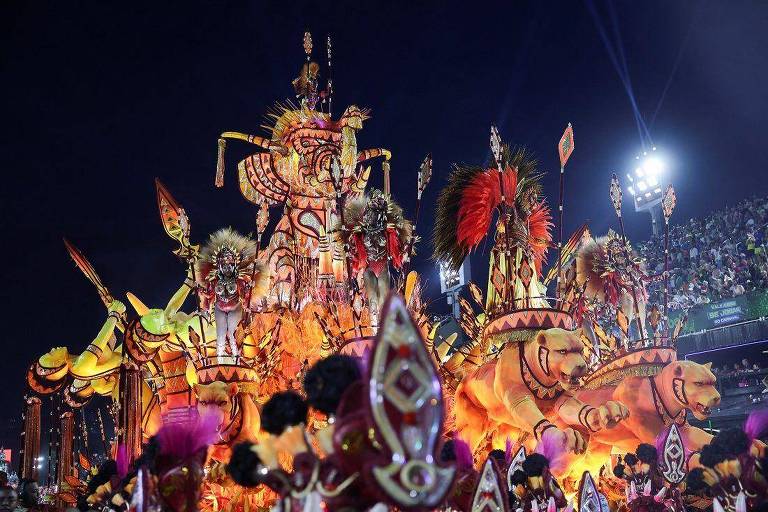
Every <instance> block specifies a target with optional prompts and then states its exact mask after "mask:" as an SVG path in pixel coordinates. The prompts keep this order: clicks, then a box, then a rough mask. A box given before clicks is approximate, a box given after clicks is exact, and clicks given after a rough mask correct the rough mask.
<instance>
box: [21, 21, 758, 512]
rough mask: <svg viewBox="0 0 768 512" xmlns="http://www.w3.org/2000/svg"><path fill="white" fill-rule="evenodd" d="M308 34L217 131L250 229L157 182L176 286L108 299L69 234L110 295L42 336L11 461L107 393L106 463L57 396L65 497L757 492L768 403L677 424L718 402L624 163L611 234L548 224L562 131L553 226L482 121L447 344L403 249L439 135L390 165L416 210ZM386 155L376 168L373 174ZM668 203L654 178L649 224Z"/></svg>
mask: <svg viewBox="0 0 768 512" xmlns="http://www.w3.org/2000/svg"><path fill="white" fill-rule="evenodd" d="M304 51H305V54H306V61H305V62H304V63H303V65H302V67H301V70H300V73H299V76H298V77H297V78H296V79H295V80H294V81H293V87H294V92H295V100H287V101H284V102H281V103H278V104H276V105H275V106H274V107H273V108H272V109H271V110H270V111H269V112H268V114H267V124H265V125H264V128H265V130H266V133H265V134H264V135H263V136H259V135H253V134H249V133H242V132H235V131H227V132H223V133H222V134H221V136H220V138H219V141H218V161H217V166H216V173H215V185H216V186H217V187H221V186H223V185H224V182H225V178H226V176H227V172H226V167H227V166H226V160H227V158H226V157H227V155H228V154H229V153H231V152H233V151H235V150H240V149H241V146H243V147H245V144H248V145H249V146H248V147H249V148H254V149H255V152H254V153H252V154H250V155H248V156H245V157H244V158H242V160H240V162H239V163H238V164H237V184H238V186H239V188H240V191H241V193H242V196H243V197H244V198H245V199H246V200H247V201H248V202H250V203H251V204H253V205H254V209H255V219H256V225H255V231H254V235H252V236H251V235H244V234H240V233H237V232H236V231H234V230H232V229H231V228H226V227H225V228H222V229H221V230H219V231H217V232H215V233H213V234H211V235H210V236H208V237H199V236H197V235H196V236H195V237H193V232H192V222H191V219H192V217H193V212H194V209H193V208H190V209H187V208H185V207H183V206H182V203H181V201H179V200H178V199H177V198H175V197H174V196H173V195H172V193H171V192H170V191H169V190H168V189H167V188H166V187H165V186H164V185H163V184H162V183H161V182H160V181H159V180H158V181H157V182H156V193H157V205H158V212H159V216H160V219H161V224H162V226H163V229H164V230H165V232H166V233H167V235H168V237H169V238H170V239H171V241H172V243H169V248H171V249H172V251H173V254H174V255H175V256H176V257H177V258H178V259H179V261H180V262H181V264H182V265H181V266H180V270H179V277H180V279H179V280H180V281H181V285H180V287H179V289H178V290H176V291H175V292H174V293H171V294H170V296H169V298H168V301H167V303H165V304H155V305H147V304H145V303H144V302H143V301H142V300H141V299H140V298H139V297H138V296H136V295H134V294H133V293H130V292H128V293H127V294H126V299H125V302H123V301H122V300H120V299H118V298H116V296H114V295H112V293H111V292H110V290H109V289H108V287H107V286H106V285H105V284H104V283H103V282H102V281H101V279H100V278H99V276H98V274H97V271H96V269H95V268H94V267H93V266H92V265H91V264H90V262H89V261H88V259H87V258H86V256H85V255H84V254H83V253H82V252H81V251H80V250H79V249H78V248H77V247H75V245H73V244H72V243H70V242H69V241H65V245H66V248H67V250H68V252H69V254H70V256H71V258H72V259H73V261H74V262H75V264H76V265H77V267H78V268H79V269H80V271H82V272H83V273H84V275H85V276H86V277H87V278H88V279H89V280H90V281H91V282H92V283H93V284H94V286H95V287H96V289H97V292H98V295H99V297H100V299H101V301H102V302H103V303H104V305H105V307H106V309H107V315H106V318H105V320H104V323H103V325H102V326H101V328H100V329H99V330H98V331H97V334H96V336H95V338H94V340H93V341H92V342H91V343H90V344H89V345H87V346H86V347H76V348H75V350H74V351H71V350H70V348H69V347H55V348H53V349H51V350H50V351H49V352H47V353H46V354H43V355H41V356H40V357H39V358H37V359H36V360H35V361H34V362H33V363H32V365H31V366H30V368H29V370H28V372H27V381H28V384H29V389H30V394H29V395H28V396H27V398H26V402H27V409H26V415H25V446H24V464H23V467H22V473H23V474H22V476H24V477H32V476H33V473H34V466H33V464H32V462H31V461H33V460H34V458H36V457H37V453H36V451H37V450H39V436H40V397H45V396H57V397H60V400H61V401H62V403H63V404H65V408H66V409H67V410H70V411H76V410H78V409H80V408H82V407H83V406H84V405H85V404H87V403H88V402H89V401H90V400H91V399H92V398H93V397H94V396H102V397H107V399H108V400H110V401H111V403H112V404H113V406H112V407H111V408H110V412H111V413H112V416H113V420H114V424H115V432H114V436H113V439H111V440H108V441H109V446H108V447H107V452H108V453H109V456H110V457H111V458H113V459H115V460H116V463H113V464H112V465H111V466H110V465H108V464H102V465H101V467H99V468H97V467H96V464H95V463H94V462H92V461H90V459H89V454H88V453H83V452H82V451H81V452H79V453H74V450H73V445H72V436H73V430H74V429H73V425H72V421H73V420H72V419H71V418H72V415H71V413H69V416H68V417H67V418H65V417H64V416H65V415H66V414H67V413H65V415H62V425H65V423H66V424H67V425H68V427H67V428H64V427H62V428H61V429H60V432H59V434H60V437H61V440H60V441H59V443H58V445H59V450H60V455H59V459H58V460H59V471H58V474H57V477H56V481H57V484H58V487H57V490H56V499H57V500H59V503H69V504H76V503H79V504H80V505H81V506H82V507H84V509H88V508H91V509H102V510H103V509H108V510H127V509H135V510H138V511H144V510H184V511H194V510H198V509H200V510H205V511H219V510H225V511H249V510H261V509H264V510H267V509H269V508H270V507H275V509H276V510H283V511H291V510H304V511H315V510H377V511H379V510H465V511H473V512H474V511H477V512H482V511H485V510H492V511H499V510H504V511H506V510H514V511H518V510H522V511H526V512H528V511H542V512H543V511H544V510H546V511H547V512H556V511H562V510H568V511H570V510H579V511H593V512H596V511H604V512H607V511H608V510H619V509H621V510H638V511H639V510H685V507H686V506H688V505H690V503H692V499H693V498H691V497H690V496H688V494H689V493H687V492H686V489H688V490H697V492H700V493H701V491H700V490H701V489H703V488H705V487H708V488H710V492H709V494H708V497H706V496H704V495H703V494H701V496H700V498H701V500H703V502H704V503H705V506H713V507H714V509H715V510H747V509H748V508H749V507H750V506H756V505H757V503H759V502H760V501H761V499H762V496H765V490H766V480H765V473H764V471H765V468H764V465H763V463H764V461H765V459H761V457H765V451H764V449H765V447H764V445H762V444H761V443H760V442H759V441H757V440H756V438H757V435H758V434H759V428H760V427H759V425H762V424H764V423H765V418H755V419H754V421H753V422H752V423H751V425H748V428H747V430H746V431H745V432H739V433H733V435H732V436H730V437H729V438H725V437H724V436H718V437H715V438H713V436H712V434H710V433H707V432H705V431H704V430H702V429H699V428H697V427H694V426H692V425H690V424H689V423H688V422H687V420H686V418H687V415H688V413H691V414H692V415H694V416H695V417H696V418H699V419H705V418H707V416H708V415H709V414H710V412H711V411H712V409H713V408H714V407H716V406H717V404H718V402H719V399H720V397H719V394H718V392H717V390H716V388H715V376H714V374H713V373H712V372H711V371H710V369H709V367H708V366H707V365H700V364H697V363H694V362H691V361H679V360H677V354H676V350H675V341H676V338H677V336H678V335H679V334H680V332H681V329H682V325H683V323H684V321H685V319H684V317H683V318H681V319H680V320H679V321H678V322H677V323H676V324H674V325H670V323H669V321H668V315H667V313H668V311H667V304H666V298H665V299H664V303H663V304H651V303H649V301H648V294H647V293H646V286H647V285H648V283H651V282H656V283H657V284H660V285H661V286H664V287H666V286H667V284H666V281H667V277H668V272H667V270H668V266H667V265H668V262H667V265H665V270H664V272H663V273H662V274H660V275H649V274H648V272H647V270H646V268H645V266H644V262H643V261H642V260H641V259H640V258H639V257H638V256H637V254H636V252H635V251H634V250H633V248H632V246H631V244H630V242H629V241H628V240H627V237H626V235H625V232H624V227H623V222H622V216H621V205H622V197H621V188H620V186H619V184H618V179H617V178H616V177H615V176H614V177H613V180H612V181H611V183H610V187H609V190H608V192H609V193H608V195H607V197H606V200H611V201H612V204H613V206H614V208H615V211H616V214H617V227H618V231H617V232H614V231H610V232H609V233H608V234H607V235H606V236H593V235H592V233H591V232H590V230H589V228H588V227H587V226H586V225H585V226H583V227H582V228H581V229H579V230H577V231H576V232H575V233H574V234H573V235H572V236H571V237H570V238H568V239H564V238H563V228H562V216H563V211H564V180H565V166H566V164H567V162H568V160H569V158H570V156H571V154H572V153H573V151H574V133H573V129H572V127H571V125H570V124H569V125H568V127H567V128H566V130H565V133H564V134H563V137H562V138H561V139H560V141H559V142H558V144H557V149H558V154H559V161H560V197H559V198H558V205H557V209H556V212H557V216H558V219H557V230H556V231H557V236H555V234H554V231H555V230H554V219H553V215H552V209H551V208H550V206H549V205H548V203H547V201H546V199H545V198H544V196H543V192H542V185H541V172H540V170H539V167H538V164H537V162H536V160H535V159H534V157H533V156H532V155H531V154H530V153H529V152H528V151H526V150H525V149H524V148H519V147H515V146H513V145H509V144H506V143H504V142H502V139H501V137H500V135H499V133H498V131H497V130H496V129H495V128H493V127H492V128H491V137H490V150H491V154H492V157H493V158H492V163H491V164H490V165H462V166H455V167H454V169H453V170H452V171H451V172H450V174H449V176H448V178H447V184H446V186H445V187H444V189H443V190H442V191H441V192H440V195H439V200H438V203H437V207H436V208H437V210H436V225H435V227H434V230H433V234H432V242H433V245H434V253H433V256H434V258H435V259H436V260H438V261H440V262H443V264H444V265H446V267H447V268H451V269H454V270H455V269H458V268H459V267H460V266H461V264H462V262H463V261H464V260H465V258H467V257H468V255H469V254H470V253H471V252H473V251H475V250H476V249H477V248H478V247H479V246H480V245H481V243H483V242H485V243H486V244H487V246H489V247H490V256H489V260H488V282H487V284H486V286H485V290H483V289H482V288H481V287H480V286H478V285H476V284H474V283H469V284H468V286H467V296H466V297H461V298H460V301H459V302H460V319H459V320H460V322H459V323H460V326H461V329H462V330H463V331H464V333H465V334H466V337H467V338H468V339H469V342H468V343H467V344H463V345H458V344H457V343H456V340H457V339H458V338H457V336H455V335H452V336H446V337H442V336H440V335H438V334H437V332H438V327H439V326H438V324H437V323H435V322H434V321H433V320H432V318H431V317H430V316H429V314H428V311H427V302H426V300H425V299H424V298H423V297H422V294H421V282H420V278H419V276H418V275H417V274H416V273H415V272H413V271H409V266H410V263H411V260H412V258H413V257H414V255H415V250H416V248H417V245H418V243H419V237H418V236H417V235H416V233H417V227H418V226H417V220H418V217H419V209H420V207H421V197H422V194H423V192H424V190H425V188H426V187H427V185H428V183H429V182H430V179H431V175H432V160H431V157H429V156H427V157H426V158H425V159H424V161H423V163H422V165H421V166H420V168H419V169H418V170H416V169H414V172H412V173H410V174H401V176H410V178H400V179H412V180H413V182H414V185H415V188H416V195H415V201H414V198H405V199H407V201H408V202H409V204H415V209H414V212H415V217H414V219H413V220H409V219H407V218H406V215H405V213H404V211H403V208H401V206H400V205H399V204H398V203H397V202H396V201H395V198H394V197H392V194H391V190H390V169H389V161H390V157H391V153H390V151H389V150H387V149H384V148H371V149H360V147H359V145H358V137H359V136H360V134H361V131H362V129H363V123H364V122H365V121H367V120H368V119H369V116H370V114H369V111H368V110H367V109H364V108H359V107H357V106H354V105H352V106H349V107H347V108H346V109H344V110H343V112H342V113H341V115H340V116H339V117H334V115H333V100H334V96H333V83H332V81H331V80H327V83H326V85H325V86H324V87H322V86H321V77H320V65H319V64H318V63H317V62H315V61H314V60H313V59H312V52H313V43H312V38H311V36H310V34H309V33H307V34H305V38H304ZM327 58H328V62H329V65H330V60H331V41H330V38H329V39H328V40H327ZM228 145H229V146H235V147H234V148H233V147H228ZM374 168H375V169H376V170H373V169H374ZM379 168H380V169H381V173H382V181H383V190H376V189H372V188H370V187H368V181H369V179H370V177H371V175H372V174H373V173H375V172H378V169H379ZM674 207H675V195H674V190H673V189H672V187H671V186H670V187H669V188H668V189H667V190H666V191H665V193H664V199H663V213H664V220H665V226H668V225H669V219H670V216H671V215H672V212H673V210H674ZM271 219H276V221H275V222H272V224H274V227H273V228H272V229H271V233H269V235H268V232H269V231H270V230H269V229H268V227H269V225H270V220H271ZM667 233H668V230H667ZM667 239H668V235H667ZM547 256H550V258H549V259H550V260H554V262H553V263H551V264H550V266H549V269H548V270H546V269H545V266H546V265H547V259H548V258H547ZM552 256H553V257H552ZM664 297H666V294H664ZM188 298H191V299H192V303H193V305H192V306H191V308H190V307H187V308H185V304H188V303H189V302H190V301H188ZM126 303H127V305H128V306H129V307H126ZM102 430H103V427H102ZM85 437H86V442H87V433H86V435H85ZM734 439H736V440H734ZM35 443H37V444H35ZM713 496H714V498H713Z"/></svg>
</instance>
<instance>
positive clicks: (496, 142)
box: [491, 125, 501, 166]
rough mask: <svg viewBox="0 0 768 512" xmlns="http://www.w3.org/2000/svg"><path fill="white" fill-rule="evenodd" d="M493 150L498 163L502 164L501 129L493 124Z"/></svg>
mask: <svg viewBox="0 0 768 512" xmlns="http://www.w3.org/2000/svg"><path fill="white" fill-rule="evenodd" d="M491 152H492V153H493V158H495V159H496V164H498V165H499V166H501V137H500V136H499V130H498V129H496V127H495V126H493V125H491Z"/></svg>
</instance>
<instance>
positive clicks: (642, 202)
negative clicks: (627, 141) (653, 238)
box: [627, 146, 666, 234]
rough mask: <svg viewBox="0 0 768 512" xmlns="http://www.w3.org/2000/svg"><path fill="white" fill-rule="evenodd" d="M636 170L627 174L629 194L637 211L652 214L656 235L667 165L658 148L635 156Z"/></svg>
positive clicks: (654, 147) (652, 148)
mask: <svg viewBox="0 0 768 512" xmlns="http://www.w3.org/2000/svg"><path fill="white" fill-rule="evenodd" d="M635 160H636V163H635V165H634V166H633V167H634V170H633V171H632V172H629V173H627V178H628V179H629V182H630V184H629V186H628V187H627V192H629V194H630V195H631V196H632V198H633V201H632V202H633V204H634V205H635V211H637V212H641V211H646V212H648V213H650V214H651V222H652V225H653V232H654V234H656V233H657V231H658V230H659V229H660V227H659V225H658V224H659V223H658V222H657V220H659V219H660V208H661V200H662V197H663V195H664V193H663V189H664V186H663V185H662V176H663V174H664V171H665V170H666V163H665V162H664V159H663V158H661V156H660V155H659V153H658V152H657V151H656V146H653V147H651V149H650V151H643V152H642V153H640V154H638V155H636V156H635Z"/></svg>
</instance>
